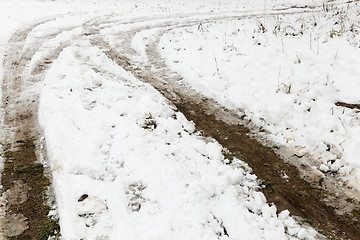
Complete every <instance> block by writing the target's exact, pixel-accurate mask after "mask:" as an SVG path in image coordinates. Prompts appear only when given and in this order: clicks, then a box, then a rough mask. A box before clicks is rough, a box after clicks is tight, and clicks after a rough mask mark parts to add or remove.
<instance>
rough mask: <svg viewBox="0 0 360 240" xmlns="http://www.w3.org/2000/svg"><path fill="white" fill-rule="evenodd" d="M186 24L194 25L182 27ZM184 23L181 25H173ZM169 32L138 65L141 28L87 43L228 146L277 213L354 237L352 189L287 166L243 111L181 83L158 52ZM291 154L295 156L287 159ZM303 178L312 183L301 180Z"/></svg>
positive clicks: (324, 231)
mask: <svg viewBox="0 0 360 240" xmlns="http://www.w3.org/2000/svg"><path fill="white" fill-rule="evenodd" d="M189 24H192V23H191V22H188V23H187V24H185V25H189ZM182 26H184V24H180V25H177V26H176V27H182ZM155 27H156V28H159V27H162V26H161V25H157V26H155ZM168 30H169V27H164V28H163V29H162V30H161V31H160V33H159V35H158V38H157V39H155V40H154V41H153V42H152V44H149V45H147V49H146V53H147V57H148V58H149V62H150V64H148V65H144V63H139V62H138V61H137V60H136V53H135V52H134V50H133V49H132V48H131V40H132V38H133V37H134V36H135V34H136V33H137V32H138V31H140V30H139V29H138V30H135V31H131V32H123V33H121V34H120V35H118V36H117V37H119V38H121V39H123V40H124V41H123V42H122V47H121V48H116V49H113V48H111V47H110V45H109V44H108V43H107V42H106V41H105V40H104V39H103V38H101V37H99V36H98V37H93V38H92V41H91V42H92V44H93V45H96V46H98V47H100V48H101V49H102V50H103V51H104V52H105V53H106V54H107V56H108V57H109V58H110V59H111V60H113V61H114V62H116V63H117V64H118V65H120V66H121V67H123V68H124V69H125V70H127V71H129V72H131V73H133V74H134V75H135V76H136V77H137V78H138V79H140V80H142V81H144V82H146V83H149V84H151V85H152V86H153V87H154V88H155V89H157V90H158V91H159V92H160V93H162V94H163V96H165V97H166V98H167V99H168V100H169V102H170V103H171V104H173V105H175V107H176V109H177V110H178V111H180V112H182V113H183V114H184V115H185V116H186V118H187V119H188V120H192V121H193V122H194V123H195V125H196V129H197V131H200V132H202V134H203V136H205V137H211V138H213V139H216V140H217V141H218V142H219V143H220V144H221V145H222V146H223V147H224V148H226V149H227V150H228V151H226V152H225V156H226V157H227V158H229V159H233V158H234V157H236V158H238V159H241V160H244V161H245V162H247V163H248V164H249V165H250V167H251V168H252V169H253V171H254V173H255V174H256V175H257V176H258V177H259V178H260V179H261V180H262V182H263V186H264V188H263V189H262V192H263V193H264V194H265V196H266V198H267V199H268V201H269V202H272V203H274V204H275V205H276V206H277V209H278V211H282V210H284V209H288V210H290V212H291V214H292V215H293V216H297V217H300V219H301V220H302V221H303V222H305V223H308V224H310V225H311V226H312V227H314V228H315V229H316V230H317V231H319V232H320V233H322V234H323V235H325V236H326V237H328V238H330V239H358V236H360V230H359V228H358V227H359V221H358V218H357V217H358V214H359V211H358V210H357V208H356V207H357V203H358V200H356V199H355V198H349V195H350V196H354V195H355V193H354V194H353V195H352V194H350V193H349V194H345V193H344V191H343V190H344V188H346V186H345V184H344V185H343V186H342V187H343V189H342V190H340V191H338V190H339V189H338V188H337V187H338V183H336V181H335V180H334V179H336V178H330V177H329V179H328V180H327V179H325V180H324V179H323V178H321V177H319V176H317V175H316V172H313V171H311V170H309V168H310V167H309V166H308V165H303V164H301V165H302V166H299V167H300V168H301V169H299V168H297V167H295V166H292V165H290V164H288V163H287V161H286V159H284V156H279V154H278V153H280V151H278V150H279V149H280V148H281V146H274V145H273V144H271V143H269V142H267V141H266V140H265V141H264V140H263V139H259V138H258V137H259V134H256V131H257V128H256V126H252V125H251V123H249V122H247V121H245V120H244V115H243V113H242V112H241V111H240V112H232V111H230V110H228V109H225V108H224V107H222V106H220V105H219V104H217V103H216V102H215V101H214V100H212V99H208V98H205V97H203V96H201V95H200V94H198V93H195V92H193V91H191V90H190V88H189V87H188V86H186V85H184V84H183V83H180V80H181V79H182V77H181V76H179V75H178V74H177V73H174V72H172V71H170V70H169V69H168V68H167V67H166V65H165V63H164V60H163V59H161V57H160V56H159V53H158V52H157V44H158V42H159V36H161V34H162V33H164V32H166V31H168ZM287 155H288V153H287ZM290 156H291V157H294V156H292V155H288V156H287V157H290ZM284 176H287V177H284ZM304 178H307V179H308V180H311V181H310V182H308V181H305V180H304ZM337 180H338V179H337ZM330 187H331V188H330ZM338 208H346V209H347V210H348V211H347V212H346V211H344V212H341V211H337V210H339V209H338ZM340 212H341V214H340Z"/></svg>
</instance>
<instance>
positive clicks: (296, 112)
mask: <svg viewBox="0 0 360 240" xmlns="http://www.w3.org/2000/svg"><path fill="white" fill-rule="evenodd" d="M358 10H359V7H358V6H357V5H356V4H355V5H351V6H350V7H347V5H346V6H341V5H340V6H337V7H335V9H334V10H332V11H329V12H325V11H320V12H311V13H303V14H296V15H276V16H263V17H258V18H251V19H247V18H246V19H240V20H230V21H223V22H221V23H219V22H217V23H212V22H210V23H202V24H201V26H200V25H199V24H198V25H196V26H191V27H184V28H176V29H174V30H172V31H170V32H168V33H165V34H164V35H163V37H162V39H161V41H160V44H159V51H160V52H161V53H162V56H163V57H164V58H165V59H166V62H167V65H168V66H169V67H170V68H171V69H173V70H174V71H176V72H179V73H180V74H181V75H182V76H183V77H184V79H183V80H184V81H185V82H186V83H187V84H189V86H191V87H192V88H194V89H195V90H197V91H199V92H201V93H202V94H204V95H205V96H208V97H212V98H214V99H216V100H217V101H218V102H219V103H221V104H223V105H225V106H227V107H229V108H231V109H243V110H244V111H245V113H246V115H247V117H248V118H249V119H251V120H252V121H253V122H254V123H255V124H257V125H258V126H261V127H263V128H264V129H266V130H267V131H269V133H271V135H269V137H270V138H271V139H272V140H273V141H275V142H277V143H279V144H281V145H286V146H289V147H290V148H292V149H295V150H298V154H299V155H301V156H303V155H305V154H307V156H309V157H310V158H311V159H314V160H315V161H316V164H317V165H316V167H318V168H319V169H320V170H322V171H324V172H327V171H328V169H330V170H331V171H334V172H339V173H340V174H341V175H342V176H343V177H344V179H345V180H347V181H349V183H350V185H351V186H353V187H355V188H357V189H360V185H359V181H360V175H359V173H358V169H359V163H360V161H359V160H360V159H359V156H360V154H359V148H358V147H357V146H358V145H359V141H360V134H359V130H360V128H359V115H358V114H359V111H358V110H356V109H355V110H351V109H347V108H344V107H338V106H335V103H336V102H338V101H342V102H347V103H358V101H359V99H358V89H360V85H359V82H360V81H359V76H360V70H359V68H358V66H359V65H360V62H359V61H360V60H359V54H360V50H359V46H360V37H359V35H358V34H356V33H357V31H358V30H356V29H354V26H358V24H359V22H358V20H357V19H358V14H359V13H358ZM355 28H356V27H355Z"/></svg>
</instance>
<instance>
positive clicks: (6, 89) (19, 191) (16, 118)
mask: <svg viewBox="0 0 360 240" xmlns="http://www.w3.org/2000/svg"><path fill="white" fill-rule="evenodd" d="M320 8H321V6H316V7H313V8H301V9H300V10H299V9H297V10H293V9H292V8H290V9H283V10H278V11H274V12H269V13H267V15H278V14H294V13H305V12H313V11H318V10H319V9H320ZM258 15H259V13H256V12H253V13H252V12H247V13H241V12H240V13H239V12H236V11H229V12H226V13H219V14H214V15H211V16H210V15H209V14H208V13H200V14H196V13H194V14H179V15H174V16H172V17H171V18H169V17H167V16H165V17H164V16H162V17H157V18H155V19H154V18H152V17H140V18H133V19H131V20H127V19H124V20H121V19H112V18H113V15H112V14H109V15H108V16H106V18H105V19H104V17H97V18H94V19H92V20H90V21H88V22H87V23H85V24H84V25H83V26H77V27H83V29H84V31H83V33H82V34H81V35H79V36H78V37H79V38H82V39H84V38H85V39H89V40H90V41H91V43H92V44H93V45H97V46H98V47H100V48H101V49H103V51H104V52H105V53H106V54H107V56H108V57H109V58H110V59H112V60H113V61H114V62H115V63H117V64H118V65H120V66H122V67H123V68H124V69H125V70H127V71H129V72H131V73H133V74H134V75H135V76H136V77H137V78H138V79H140V80H142V81H144V82H147V83H150V84H151V85H152V86H154V88H156V89H157V90H158V91H159V92H161V93H162V94H163V95H164V96H165V97H166V98H167V99H168V100H169V101H170V103H171V104H173V105H175V106H176V107H177V109H178V110H179V111H181V112H183V113H184V114H185V116H186V117H187V118H188V119H189V120H193V121H194V122H195V123H196V126H197V130H198V131H202V132H203V134H204V136H209V137H212V138H214V139H216V140H217V141H218V142H219V143H220V144H222V145H223V146H224V147H226V148H227V149H229V152H228V153H226V155H227V157H229V158H232V157H237V158H241V159H243V160H245V161H248V162H249V164H250V165H251V166H252V167H253V169H254V172H255V174H256V175H257V176H259V177H260V178H262V179H263V180H264V181H268V182H271V181H273V182H275V185H274V187H273V188H271V189H264V193H265V195H266V197H267V198H268V200H269V201H271V202H274V203H275V204H276V205H277V207H278V210H283V209H286V208H287V209H289V210H290V211H291V212H292V214H294V215H297V216H301V217H302V218H303V219H305V221H307V222H309V223H311V224H312V225H313V226H315V227H316V228H317V229H318V230H322V231H323V232H324V233H325V234H326V235H328V236H329V237H335V238H342V237H346V238H352V239H356V236H358V234H359V231H358V230H357V229H356V226H357V225H356V226H355V225H354V226H352V227H351V226H348V225H349V224H348V223H347V220H348V219H347V218H346V216H345V217H342V216H338V215H336V214H335V213H334V211H333V209H331V208H330V207H328V206H327V205H325V204H323V203H322V202H321V201H320V200H321V198H320V197H319V196H318V195H317V193H318V192H319V189H316V188H314V187H312V186H310V184H308V183H306V182H304V181H303V180H301V179H299V178H298V176H299V174H298V171H297V170H296V169H295V168H294V167H291V166H289V165H288V164H286V163H284V162H283V161H282V160H281V159H280V158H279V157H278V156H276V154H275V153H274V151H273V150H272V149H270V148H268V147H265V146H262V145H261V144H259V142H258V141H256V140H255V139H253V138H249V137H248V133H249V130H248V129H247V128H246V127H245V125H248V123H247V122H244V121H243V115H242V114H239V113H235V112H232V111H229V110H227V109H224V108H223V107H221V106H219V105H218V104H217V103H216V102H215V101H213V100H211V99H207V98H204V97H202V96H200V95H199V94H197V93H195V92H193V91H190V90H189V89H188V88H187V87H186V86H183V85H179V84H178V82H177V81H178V80H180V79H181V76H179V75H178V74H176V73H172V72H171V71H170V70H169V69H167V67H166V65H165V63H164V62H163V60H162V59H161V58H160V56H159V54H158V53H157V51H156V46H157V42H158V40H159V37H160V35H159V36H157V39H155V41H154V42H153V43H152V44H151V45H149V46H148V48H147V54H148V57H149V60H150V64H149V65H148V66H143V65H142V64H141V63H139V62H136V61H135V60H133V58H134V54H135V53H134V51H133V50H132V49H131V47H130V44H131V40H132V38H133V36H134V35H135V34H136V32H138V31H141V30H144V29H146V28H160V29H162V32H164V31H167V30H169V29H171V28H176V27H182V26H188V25H193V24H197V23H198V22H199V21H205V22H207V21H216V20H221V19H233V18H238V19H240V18H245V17H255V16H258ZM261 15H263V13H261ZM114 18H115V17H114ZM51 20H53V18H52V19H48V20H45V21H41V22H38V23H35V24H33V25H32V26H30V27H28V28H26V29H23V30H19V31H18V32H16V33H15V34H14V35H13V37H12V38H11V40H10V48H9V50H8V51H7V56H6V58H5V61H4V68H5V71H4V72H5V75H4V83H3V104H4V109H5V110H4V116H5V117H4V126H5V128H6V129H7V131H6V135H5V139H6V140H7V141H6V142H7V144H6V147H5V149H4V156H5V158H6V159H5V161H6V162H5V166H4V173H3V177H2V184H3V186H4V188H3V190H2V198H3V199H5V202H6V203H4V204H5V206H4V207H5V211H6V214H5V218H4V217H2V218H0V226H2V229H1V231H0V232H2V233H3V234H4V235H5V236H7V237H15V238H14V239H23V238H37V239H42V236H45V235H46V234H48V235H49V234H53V233H54V232H55V231H58V230H59V227H58V226H57V224H56V223H54V222H53V221H51V220H50V219H49V218H47V213H48V210H49V208H48V207H47V206H46V205H45V203H46V201H48V200H49V199H46V198H47V197H49V196H46V189H47V188H48V186H49V185H50V180H49V179H48V178H47V177H46V176H45V175H46V173H45V172H46V169H44V167H43V165H42V164H41V163H40V162H39V159H41V158H45V159H46V151H45V148H42V146H44V144H45V143H44V142H43V141H42V139H41V136H42V131H41V128H40V127H39V124H38V115H37V111H38V102H39V93H38V92H37V90H38V89H36V87H34V85H36V83H39V82H41V81H42V79H43V78H44V76H45V75H46V71H47V69H48V68H49V67H50V66H51V64H52V62H53V61H54V60H55V59H56V58H57V57H58V56H59V54H60V53H61V52H62V50H63V49H64V48H66V47H68V46H70V45H71V44H73V43H74V42H76V39H75V40H73V41H71V42H64V43H63V44H62V45H60V46H59V47H55V48H54V49H53V50H52V52H51V53H50V54H49V55H47V56H45V57H43V58H42V59H41V60H40V61H39V63H38V64H37V67H36V68H35V69H33V71H32V72H31V75H30V76H26V74H25V69H26V67H27V65H28V64H29V63H30V61H31V58H32V57H33V56H34V55H35V54H36V53H37V52H38V51H39V49H40V48H41V46H42V45H43V44H44V43H45V42H46V41H48V40H50V39H52V38H54V37H56V36H57V35H58V34H60V33H62V32H64V31H68V30H71V29H74V28H76V27H70V28H68V29H59V31H58V32H57V33H55V34H45V35H44V37H43V38H42V40H40V41H38V42H33V43H31V44H32V45H31V46H30V47H28V48H26V49H25V40H26V39H27V37H28V35H29V33H30V32H31V31H32V30H33V29H34V28H36V27H37V26H39V25H41V24H44V23H46V22H48V21H51ZM153 20H155V21H154V22H152V21H153ZM156 21H157V22H156ZM159 21H160V23H159ZM139 23H142V24H143V26H141V27H137V28H134V27H133V28H132V30H131V31H124V32H122V33H121V35H116V36H117V37H118V36H120V37H121V39H123V40H124V45H123V47H122V49H120V51H118V50H115V49H113V48H112V47H111V46H110V45H109V44H108V43H107V42H106V41H105V40H104V39H103V38H102V36H101V35H100V32H101V29H106V28H109V27H111V26H113V25H114V24H139ZM239 143H240V144H239ZM265 160H266V161H267V162H266V164H268V165H267V166H266V167H265V168H264V161H265ZM264 170H265V171H264ZM280 171H286V173H287V175H289V176H291V177H290V178H291V179H293V180H294V181H293V182H291V183H289V184H288V183H286V182H284V181H281V179H279V176H280V174H279V172H280ZM34 176H35V177H34ZM294 188H295V189H297V190H295V191H294ZM298 193H301V194H300V196H299V194H298ZM310 200H311V201H310ZM304 202H305V205H304ZM53 204H54V202H53ZM314 209H315V210H314ZM10 212H11V213H10ZM323 219H328V222H326V221H323ZM333 228H335V232H333V233H332V232H331V231H332V229H333ZM343 232H344V233H343ZM20 234H21V235H20ZM42 234H45V235H42ZM48 235H47V236H48ZM354 237H355V238H354Z"/></svg>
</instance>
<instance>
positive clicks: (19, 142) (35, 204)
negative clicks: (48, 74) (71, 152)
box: [0, 21, 60, 239]
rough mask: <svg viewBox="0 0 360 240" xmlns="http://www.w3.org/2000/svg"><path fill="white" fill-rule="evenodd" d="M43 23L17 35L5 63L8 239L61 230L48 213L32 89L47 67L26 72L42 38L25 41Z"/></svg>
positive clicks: (3, 231)
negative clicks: (30, 74) (27, 42)
mask: <svg viewBox="0 0 360 240" xmlns="http://www.w3.org/2000/svg"><path fill="white" fill-rule="evenodd" d="M42 23H44V21H42V22H38V23H35V24H34V25H33V26H30V27H28V28H26V29H23V30H19V31H17V32H16V33H15V34H14V35H13V37H12V38H11V39H10V41H9V48H8V51H7V54H6V57H5V60H4V63H3V64H4V70H5V71H4V80H3V86H2V95H3V108H2V112H1V115H2V114H3V115H4V119H3V122H2V126H3V128H4V131H3V132H2V137H3V139H2V141H3V142H4V144H5V145H4V146H3V148H2V157H3V159H4V169H3V173H2V178H1V181H2V185H3V188H2V189H1V200H2V202H3V205H2V206H1V209H2V211H5V213H4V215H5V216H0V221H1V223H0V224H1V225H2V226H1V231H0V233H1V234H2V235H1V236H0V237H3V238H7V239H48V237H49V236H55V237H56V236H57V234H58V233H59V230H60V229H59V225H58V223H57V221H56V220H54V219H52V218H51V217H49V216H48V214H49V211H50V210H51V208H50V207H49V206H48V203H49V202H51V200H50V199H49V194H48V193H49V189H51V188H50V179H49V177H48V176H49V175H48V174H46V169H45V168H44V166H43V164H42V163H40V160H39V159H40V157H43V158H46V151H45V148H44V147H43V146H41V145H42V143H41V136H42V131H41V129H40V127H39V123H38V115H37V111H38V102H39V95H38V93H36V92H33V91H29V89H31V87H32V84H35V83H37V82H39V81H41V79H42V73H43V71H45V70H46V67H43V68H41V70H38V69H36V70H37V72H33V73H32V78H30V77H29V76H28V75H26V73H25V71H26V67H27V64H28V63H29V62H30V61H31V58H32V57H33V55H34V54H35V53H36V51H37V50H38V49H39V48H40V46H41V45H42V42H41V41H40V42H34V43H32V45H31V47H30V48H25V47H24V43H25V40H26V38H27V36H28V34H29V33H30V32H31V31H32V29H33V28H35V27H36V26H38V25H39V24H42ZM44 39H46V38H44ZM53 53H54V54H56V53H58V51H54V52H53ZM50 57H51V56H50ZM54 57H56V56H54ZM39 64H42V65H44V64H43V63H42V62H40V63H39Z"/></svg>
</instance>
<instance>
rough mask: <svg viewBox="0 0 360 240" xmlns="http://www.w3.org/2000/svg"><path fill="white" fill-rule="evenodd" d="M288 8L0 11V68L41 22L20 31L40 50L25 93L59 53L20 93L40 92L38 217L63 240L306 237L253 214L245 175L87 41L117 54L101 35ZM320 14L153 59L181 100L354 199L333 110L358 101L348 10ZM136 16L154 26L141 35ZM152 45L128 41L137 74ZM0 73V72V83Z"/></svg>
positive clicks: (74, 6)
mask: <svg viewBox="0 0 360 240" xmlns="http://www.w3.org/2000/svg"><path fill="white" fill-rule="evenodd" d="M264 3H265V4H264ZM321 4H322V1H301V3H299V4H298V5H299V6H301V7H303V6H305V5H314V6H315V5H318V6H321ZM292 5H294V3H293V2H290V1H267V2H264V1H240V2H239V1H214V2H209V1H200V2H196V3H195V2H194V1H181V2H177V1H160V0H158V1H155V2H152V3H148V2H146V1H144V2H140V1H139V2H133V1H129V2H124V1H121V2H118V1H77V2H76V3H73V1H2V2H1V3H0V20H1V28H0V56H1V58H0V61H3V56H4V54H5V53H6V49H7V48H8V40H9V39H10V37H11V35H12V34H13V33H14V32H15V31H16V30H18V29H19V28H20V29H26V27H30V26H31V25H32V24H34V23H36V22H39V23H40V22H41V21H42V20H49V21H46V22H43V23H41V24H39V25H37V26H36V27H35V28H33V29H31V31H30V33H29V35H28V37H27V39H26V40H25V42H24V46H25V49H26V48H31V47H32V46H34V43H41V44H40V46H39V48H38V49H37V51H36V52H35V53H34V55H33V56H32V58H31V60H30V61H29V63H28V65H27V66H26V68H25V69H24V75H23V77H24V78H25V79H26V80H28V81H29V82H31V80H32V79H33V78H32V74H33V73H34V71H35V70H36V69H37V67H38V64H39V62H41V61H43V60H44V59H46V58H47V57H48V56H51V53H52V52H54V49H61V53H60V55H59V56H58V57H56V58H55V59H51V60H52V64H51V66H50V68H49V69H48V71H47V72H46V73H45V74H44V75H41V76H40V77H39V80H41V81H40V82H39V83H36V84H34V85H33V87H34V89H37V92H39V93H40V105H39V121H40V124H41V127H42V128H43V130H44V134H45V136H44V137H45V140H46V148H47V154H48V159H45V160H44V162H43V163H44V164H45V165H46V166H48V167H49V169H50V171H51V173H52V175H53V187H54V191H55V196H56V200H57V206H54V209H53V211H52V212H51V214H54V215H56V216H57V217H59V221H60V227H61V234H62V237H63V239H119V236H121V239H170V238H171V239H313V238H315V237H316V232H315V231H314V230H312V229H310V228H308V227H304V226H300V225H299V224H298V223H297V222H296V221H295V220H294V219H293V218H292V217H290V216H289V212H288V211H283V212H281V213H279V214H276V206H273V205H269V204H268V203H266V199H265V197H264V195H263V194H262V193H260V192H259V191H258V190H259V186H258V184H259V183H258V182H257V178H256V176H254V175H252V174H251V169H249V168H248V167H247V166H246V164H245V163H244V162H242V161H241V160H237V161H234V162H233V163H232V164H230V165H227V164H226V163H227V162H228V160H227V159H224V156H223V155H222V147H221V146H220V145H219V144H218V143H217V142H216V141H214V140H212V139H204V138H202V137H201V135H200V134H199V133H196V132H194V129H195V128H194V125H193V123H191V122H189V121H187V120H186V118H185V117H184V115H183V114H182V113H180V112H177V111H176V110H175V109H174V108H173V107H172V106H171V104H169V103H168V102H167V100H166V99H165V98H164V97H163V96H161V95H160V94H159V93H158V92H157V91H156V90H154V88H152V87H151V86H150V85H147V84H144V83H142V82H140V81H139V80H137V79H136V78H135V77H134V76H132V75H131V74H129V73H127V72H126V71H124V69H122V68H121V67H119V66H117V65H115V64H114V63H113V62H112V61H111V60H109V59H108V58H107V56H106V55H105V54H104V53H103V51H101V50H100V49H99V48H98V47H97V46H94V45H92V44H91V43H90V40H89V38H87V34H88V32H87V27H86V26H95V27H94V28H95V29H96V26H97V24H98V25H101V24H103V25H104V26H107V28H105V30H101V31H100V32H99V33H100V35H102V36H103V37H104V38H105V39H107V40H108V41H109V42H110V43H116V44H121V42H117V41H116V39H112V38H111V37H110V36H108V35H107V32H106V31H111V30H116V31H120V32H121V30H124V31H125V29H126V30H131V29H137V28H139V27H140V28H144V27H145V26H146V25H147V24H149V25H152V24H158V23H159V22H162V23H163V24H166V23H167V22H169V23H172V24H174V23H176V22H181V21H184V22H185V20H179V18H178V17H176V15H175V14H181V13H186V14H187V17H188V19H190V20H191V19H195V21H196V20H197V19H200V18H199V15H203V16H205V17H206V16H208V17H209V18H211V17H213V16H212V15H213V14H219V15H221V14H224V15H227V14H233V12H234V11H235V10H236V11H240V12H242V11H243V12H247V11H248V10H251V11H253V12H254V13H256V14H261V13H264V12H266V11H271V10H273V9H284V8H287V7H290V6H292ZM194 12H195V13H196V14H194ZM335 12H336V11H335ZM332 13H333V12H326V11H324V12H321V13H318V12H317V13H306V14H305V13H304V14H300V15H296V16H282V17H276V16H274V17H270V16H269V17H263V16H258V17H257V18H256V19H242V20H236V21H235V20H231V21H230V20H229V21H222V22H221V21H220V22H219V21H218V22H212V23H206V22H204V23H201V24H200V23H199V24H198V25H197V26H195V27H184V28H175V29H169V32H167V33H166V34H164V35H163V36H162V38H161V40H160V45H159V51H160V52H161V54H163V56H164V58H165V59H166V61H167V63H168V65H169V66H170V67H171V68H172V69H173V70H175V71H177V72H179V73H180V74H181V75H182V76H183V80H184V82H186V83H187V84H189V85H190V86H191V87H192V88H193V89H195V90H197V91H199V92H201V93H203V94H204V95H207V96H209V97H213V98H215V99H216V100H217V101H219V103H221V104H224V105H225V106H227V107H229V108H233V109H239V108H240V109H243V110H245V112H246V114H247V117H248V118H249V119H251V120H252V121H253V122H255V123H256V124H258V125H259V126H262V127H263V128H264V129H265V130H267V131H268V132H269V133H270V136H271V137H272V139H273V140H274V141H276V142H278V143H279V144H286V145H288V146H289V147H292V148H294V149H297V150H298V151H299V155H305V154H309V155H311V157H312V158H314V159H316V160H317V162H316V167H318V169H319V170H321V171H323V172H327V171H339V172H340V173H341V174H343V176H344V177H346V179H348V180H350V181H351V184H352V185H353V186H357V181H358V177H359V175H360V174H359V173H358V172H357V171H358V169H359V166H358V163H357V162H358V159H357V158H358V156H357V151H358V150H357V148H356V146H357V143H359V141H360V139H358V135H359V134H357V133H358V132H359V129H358V126H357V125H358V118H357V112H356V110H348V109H344V108H341V107H336V106H334V103H335V102H336V101H345V102H351V103H353V102H356V100H357V99H356V91H355V89H357V87H359V86H358V81H357V80H358V77H357V76H358V75H359V70H358V69H357V68H356V66H357V65H358V64H359V62H358V61H359V60H358V58H357V56H359V50H358V47H359V43H358V35H356V33H357V31H358V26H359V23H358V22H355V21H353V20H352V19H355V16H358V8H351V9H350V10H349V9H346V8H341V9H339V13H338V14H336V15H334V16H333V15H331V14H332ZM149 15H152V16H156V17H157V18H158V19H160V17H159V16H162V18H163V19H160V20H158V21H155V22H151V18H150V20H149V19H147V18H146V17H147V16H149ZM133 19H136V20H139V19H145V20H147V21H148V22H146V21H145V20H144V23H139V24H137V23H136V22H135V23H132V22H131V21H135V20H133ZM334 21H337V23H336V24H335V22H334ZM121 24H122V25H121ZM112 25H114V27H112ZM351 29H353V30H351ZM300 32H301V34H300ZM50 33H54V34H53V35H51V34H50ZM286 33H288V35H286ZM152 35H156V29H155V30H151V31H148V32H146V31H143V32H140V33H139V34H138V35H137V36H136V37H135V38H134V40H133V44H132V47H133V48H134V50H135V51H137V52H139V53H140V54H142V55H140V56H142V58H141V60H139V61H145V62H146V55H145V52H144V49H145V48H144V44H147V39H148V38H150V37H151V36H152ZM330 35H331V37H330ZM90 37H91V36H90ZM2 71H3V70H2V69H1V67H0V74H1V76H2V75H3V74H2ZM343 79H345V80H343ZM344 81H346V82H344Z"/></svg>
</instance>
